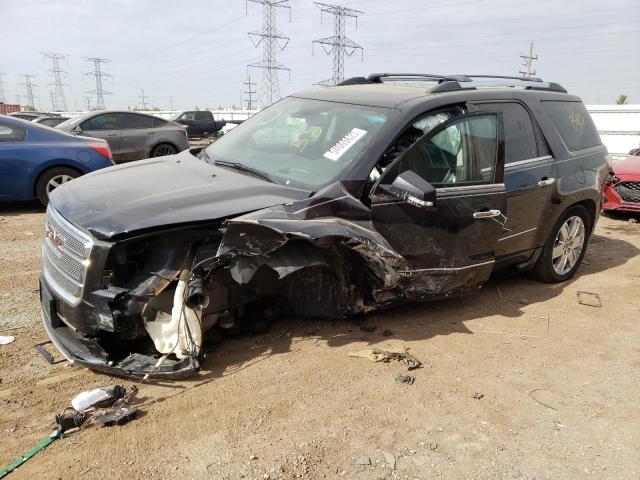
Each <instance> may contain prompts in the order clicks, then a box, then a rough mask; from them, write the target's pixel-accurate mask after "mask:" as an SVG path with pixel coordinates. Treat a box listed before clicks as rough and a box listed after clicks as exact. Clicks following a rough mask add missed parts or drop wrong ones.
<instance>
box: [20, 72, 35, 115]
mask: <svg viewBox="0 0 640 480" xmlns="http://www.w3.org/2000/svg"><path fill="white" fill-rule="evenodd" d="M23 77H24V83H23V84H22V85H24V86H25V87H26V89H27V104H28V106H30V107H32V108H33V109H34V110H35V108H36V100H35V97H34V95H33V87H37V86H38V85H36V84H35V83H33V82H32V81H31V78H32V77H33V75H31V74H28V73H26V74H24V75H23Z"/></svg>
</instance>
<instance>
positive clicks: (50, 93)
mask: <svg viewBox="0 0 640 480" xmlns="http://www.w3.org/2000/svg"><path fill="white" fill-rule="evenodd" d="M49 96H50V97H51V111H52V112H54V111H55V110H56V95H55V93H53V90H49ZM65 110H66V109H65Z"/></svg>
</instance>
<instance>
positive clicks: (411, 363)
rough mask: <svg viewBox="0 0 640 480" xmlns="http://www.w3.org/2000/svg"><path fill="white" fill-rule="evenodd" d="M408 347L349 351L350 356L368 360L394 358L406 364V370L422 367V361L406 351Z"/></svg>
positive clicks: (384, 360) (376, 360)
mask: <svg viewBox="0 0 640 480" xmlns="http://www.w3.org/2000/svg"><path fill="white" fill-rule="evenodd" d="M408 350H409V349H408V348H406V347H405V348H401V349H399V350H381V349H379V348H367V349H366V350H360V351H359V352H349V356H350V357H356V358H366V359H367V360H369V361H370V362H385V363H389V362H390V361H391V360H396V361H398V362H400V363H404V364H405V365H407V367H408V370H415V369H416V368H420V367H422V362H421V361H420V360H418V359H417V358H416V357H414V356H413V355H411V354H410V353H409V352H408Z"/></svg>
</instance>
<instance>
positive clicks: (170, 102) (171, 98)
mask: <svg viewBox="0 0 640 480" xmlns="http://www.w3.org/2000/svg"><path fill="white" fill-rule="evenodd" d="M169 110H171V111H173V97H169Z"/></svg>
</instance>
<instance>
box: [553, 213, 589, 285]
mask: <svg viewBox="0 0 640 480" xmlns="http://www.w3.org/2000/svg"><path fill="white" fill-rule="evenodd" d="M584 242H585V229H584V222H583V221H582V218H580V217H579V216H577V215H575V216H573V217H569V218H568V219H567V220H566V221H565V222H564V223H563V224H562V227H560V230H558V233H557V234H556V239H555V241H554V243H553V253H552V255H551V261H552V262H553V269H554V270H555V272H556V273H557V274H558V275H566V274H567V273H569V272H570V271H571V270H572V269H573V268H574V267H575V266H576V264H577V263H578V259H579V258H580V254H581V253H582V249H583V248H584Z"/></svg>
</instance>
